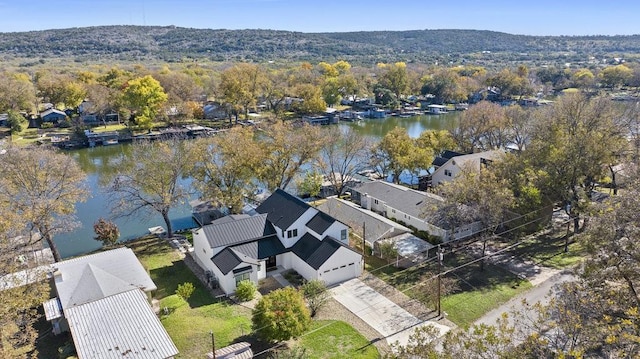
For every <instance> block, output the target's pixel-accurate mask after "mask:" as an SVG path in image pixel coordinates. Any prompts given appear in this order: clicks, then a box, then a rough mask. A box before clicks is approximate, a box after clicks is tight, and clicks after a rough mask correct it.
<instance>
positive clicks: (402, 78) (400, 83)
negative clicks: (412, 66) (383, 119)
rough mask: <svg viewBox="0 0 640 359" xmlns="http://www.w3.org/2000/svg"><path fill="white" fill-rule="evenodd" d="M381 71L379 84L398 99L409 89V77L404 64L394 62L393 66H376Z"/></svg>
mask: <svg viewBox="0 0 640 359" xmlns="http://www.w3.org/2000/svg"><path fill="white" fill-rule="evenodd" d="M378 69H380V71H381V75H380V78H379V83H380V84H381V85H382V86H383V87H384V88H387V89H389V90H391V92H393V94H394V95H395V96H396V98H397V99H400V98H401V97H402V95H404V94H405V93H406V91H407V90H408V88H409V75H408V73H407V64H406V63H404V62H396V63H394V64H378Z"/></svg>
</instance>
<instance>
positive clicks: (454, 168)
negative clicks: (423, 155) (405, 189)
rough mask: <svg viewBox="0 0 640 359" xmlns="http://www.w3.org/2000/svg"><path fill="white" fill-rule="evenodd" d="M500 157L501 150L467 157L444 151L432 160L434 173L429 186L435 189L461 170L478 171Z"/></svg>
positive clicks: (502, 153)
mask: <svg viewBox="0 0 640 359" xmlns="http://www.w3.org/2000/svg"><path fill="white" fill-rule="evenodd" d="M502 155H504V151H502V150H493V151H485V152H478V153H472V154H468V155H465V154H461V153H457V152H453V151H444V153H442V154H441V155H440V156H438V157H436V158H435V159H434V160H433V163H432V164H433V167H434V171H433V174H431V185H432V186H433V187H435V186H438V185H440V184H442V183H444V182H447V181H451V180H453V179H454V178H455V177H456V176H457V175H458V174H459V173H460V172H461V171H462V169H463V168H470V169H474V170H476V171H480V168H482V167H483V166H487V165H489V164H490V163H491V162H492V161H495V160H497V159H499V158H500V157H501V156H502Z"/></svg>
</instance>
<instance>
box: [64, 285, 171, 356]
mask: <svg viewBox="0 0 640 359" xmlns="http://www.w3.org/2000/svg"><path fill="white" fill-rule="evenodd" d="M65 316H66V318H67V320H68V322H69V328H70V329H71V335H72V336H73V341H74V343H75V346H76V351H77V353H78V358H80V359H95V358H100V359H127V358H136V359H165V358H171V357H173V356H175V355H177V354H178V349H177V348H176V346H175V345H174V344H173V342H172V341H171V338H170V337H169V335H168V334H167V331H166V330H165V329H164V327H163V326H162V324H161V323H160V320H158V318H157V317H156V315H155V313H154V312H153V310H152V309H151V307H150V306H149V303H148V302H147V296H146V295H145V294H144V293H143V292H142V291H141V290H139V289H133V290H130V291H128V292H123V293H120V294H116V295H113V296H110V297H107V298H103V299H101V300H98V301H94V302H91V303H86V304H83V305H79V306H76V307H72V308H69V309H66V310H65Z"/></svg>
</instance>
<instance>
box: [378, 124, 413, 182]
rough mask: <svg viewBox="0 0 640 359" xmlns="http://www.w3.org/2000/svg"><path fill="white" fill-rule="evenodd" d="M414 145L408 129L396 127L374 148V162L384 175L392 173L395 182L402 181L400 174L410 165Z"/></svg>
mask: <svg viewBox="0 0 640 359" xmlns="http://www.w3.org/2000/svg"><path fill="white" fill-rule="evenodd" d="M413 150H414V146H413V142H412V140H411V137H409V134H408V133H407V131H406V130H405V129H404V128H402V127H396V128H394V129H393V130H391V131H389V132H387V134H386V135H385V136H384V137H383V138H382V140H381V141H380V142H379V143H378V145H377V146H375V147H374V148H373V149H372V162H373V163H372V164H373V165H374V166H375V167H376V168H377V170H378V172H379V173H381V174H383V175H388V174H390V175H391V176H392V179H393V182H394V183H400V175H401V174H402V172H403V171H404V170H406V169H408V168H409V167H410V165H409V163H410V161H411V156H412V155H413V154H414V151H413Z"/></svg>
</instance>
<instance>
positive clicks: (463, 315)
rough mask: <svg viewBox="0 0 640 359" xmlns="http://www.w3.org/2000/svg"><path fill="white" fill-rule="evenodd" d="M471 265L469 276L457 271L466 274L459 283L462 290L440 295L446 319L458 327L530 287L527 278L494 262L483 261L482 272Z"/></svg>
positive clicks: (474, 319) (472, 320)
mask: <svg viewBox="0 0 640 359" xmlns="http://www.w3.org/2000/svg"><path fill="white" fill-rule="evenodd" d="M470 267H474V268H473V270H472V271H467V273H468V274H470V275H464V273H462V275H461V274H458V275H461V276H464V277H466V278H464V280H460V281H459V282H458V283H459V285H460V288H461V289H460V290H459V291H457V292H454V293H452V294H449V295H447V296H444V297H443V298H442V310H443V311H445V312H446V313H447V314H448V316H447V318H448V319H449V320H451V321H452V322H454V323H456V324H457V325H459V326H461V327H467V326H470V325H471V324H472V323H473V322H474V321H476V320H477V319H478V318H480V317H481V316H482V315H484V314H485V313H487V312H488V311H490V310H492V309H494V308H497V307H499V306H500V305H502V304H503V303H506V302H507V301H508V300H509V299H511V298H513V297H515V296H516V295H518V294H520V293H522V292H524V291H526V290H528V289H530V288H531V287H532V286H531V283H529V281H527V280H522V279H519V278H518V277H516V276H515V275H513V274H512V273H510V272H508V271H506V270H504V269H502V268H499V267H496V266H493V265H488V264H486V265H485V269H484V271H480V269H479V268H478V266H477V265H476V266H474V265H472V266H470Z"/></svg>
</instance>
